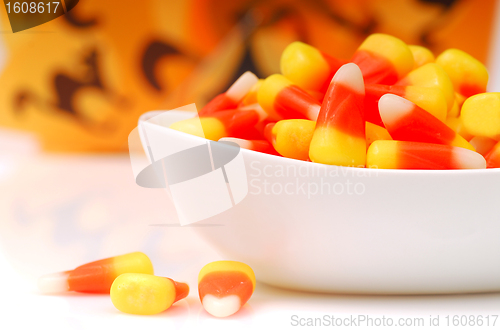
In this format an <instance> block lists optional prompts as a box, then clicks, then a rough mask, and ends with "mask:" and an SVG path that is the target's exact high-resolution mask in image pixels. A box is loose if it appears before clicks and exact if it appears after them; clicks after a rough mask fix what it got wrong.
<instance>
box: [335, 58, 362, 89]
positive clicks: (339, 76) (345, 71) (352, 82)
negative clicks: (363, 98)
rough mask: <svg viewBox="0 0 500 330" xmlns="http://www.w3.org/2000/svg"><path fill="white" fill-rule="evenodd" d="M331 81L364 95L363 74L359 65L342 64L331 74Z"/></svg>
mask: <svg viewBox="0 0 500 330" xmlns="http://www.w3.org/2000/svg"><path fill="white" fill-rule="evenodd" d="M331 83H337V84H341V85H344V86H345V87H348V88H349V89H351V90H353V91H354V92H356V93H358V94H361V95H365V82H364V80H363V74H362V73H361V70H360V69H359V66H357V65H356V64H354V63H347V64H344V65H342V66H341V67H340V69H338V70H337V73H335V75H334V76H333V78H332V82H331Z"/></svg>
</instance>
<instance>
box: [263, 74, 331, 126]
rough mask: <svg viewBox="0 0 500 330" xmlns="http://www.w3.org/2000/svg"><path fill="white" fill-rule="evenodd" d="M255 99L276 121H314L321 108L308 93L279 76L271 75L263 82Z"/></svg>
mask: <svg viewBox="0 0 500 330" xmlns="http://www.w3.org/2000/svg"><path fill="white" fill-rule="evenodd" d="M257 99H258V101H259V104H260V105H261V106H262V108H263V109H264V110H265V111H266V112H267V113H268V114H269V117H270V118H271V119H277V120H279V119H296V118H299V119H302V118H303V119H305V118H307V119H310V120H316V119H317V117H318V113H319V109H320V107H321V104H320V103H319V102H318V101H317V100H316V99H315V98H314V97H312V96H311V95H310V94H309V93H307V92H306V91H304V90H303V89H301V88H300V87H298V86H296V85H294V84H293V83H292V82H291V81H290V80H288V79H287V78H285V77H284V76H282V75H279V74H273V75H271V76H269V77H268V78H267V79H266V80H264V82H263V83H262V86H261V87H260V88H259V91H258V93H257Z"/></svg>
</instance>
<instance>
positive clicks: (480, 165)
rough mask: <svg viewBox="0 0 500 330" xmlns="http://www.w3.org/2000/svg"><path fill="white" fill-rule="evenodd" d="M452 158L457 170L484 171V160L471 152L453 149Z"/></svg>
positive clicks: (457, 148)
mask: <svg viewBox="0 0 500 330" xmlns="http://www.w3.org/2000/svg"><path fill="white" fill-rule="evenodd" d="M453 158H454V160H455V162H456V163H457V164H458V166H459V168H463V169H485V168H486V159H484V157H483V156H482V155H481V154H479V153H477V152H475V151H472V150H469V149H465V148H460V147H455V148H454V151H453Z"/></svg>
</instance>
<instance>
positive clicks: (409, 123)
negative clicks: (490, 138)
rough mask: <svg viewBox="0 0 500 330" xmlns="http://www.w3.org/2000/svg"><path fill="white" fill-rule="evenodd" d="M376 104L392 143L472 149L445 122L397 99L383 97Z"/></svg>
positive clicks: (409, 103)
mask: <svg viewBox="0 0 500 330" xmlns="http://www.w3.org/2000/svg"><path fill="white" fill-rule="evenodd" d="M378 104H379V109H380V117H381V118H382V121H383V122H384V125H385V127H386V128H387V131H388V132H389V134H390V135H391V137H392V138H393V139H394V140H400V141H414V142H426V143H437V144H447V145H452V146H456V147H462V148H467V149H470V150H474V147H472V146H471V145H470V143H469V142H467V140H465V139H464V138H463V137H461V136H460V135H459V134H457V133H456V132H454V131H453V130H452V129H451V128H449V127H448V126H446V124H445V123H443V122H441V121H440V120H438V119H437V118H436V117H434V116H433V115H431V114H429V113H428V112H427V111H425V110H422V109H421V108H419V107H418V106H416V105H415V104H414V103H412V102H410V101H408V100H406V99H404V98H402V97H400V96H397V95H393V94H386V95H384V96H382V97H381V98H380V101H379V103H378Z"/></svg>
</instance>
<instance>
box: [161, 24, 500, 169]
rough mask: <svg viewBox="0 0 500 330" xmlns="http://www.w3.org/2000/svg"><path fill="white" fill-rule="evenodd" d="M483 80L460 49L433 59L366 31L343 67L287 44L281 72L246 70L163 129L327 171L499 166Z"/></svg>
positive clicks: (499, 134) (480, 69) (497, 117)
mask: <svg viewBox="0 0 500 330" xmlns="http://www.w3.org/2000/svg"><path fill="white" fill-rule="evenodd" d="M487 83H488V71H487V69H486V68H485V66H484V65H483V64H482V63H481V62H479V61H478V60H476V59H475V58H473V57H472V56H470V55H469V54H467V53H465V52H463V51H461V50H458V49H448V50H446V51H444V52H443V53H441V54H440V55H439V56H437V57H436V58H435V57H434V54H432V52H431V51H429V50H428V49H426V48H424V47H421V46H409V45H406V44H405V43H404V42H403V41H401V40H399V39H398V38H395V37H393V36H390V35H385V34H373V35H371V36H369V37H368V38H367V39H366V40H365V41H364V42H363V43H362V44H361V45H360V46H359V48H358V49H357V50H356V52H355V53H354V54H353V56H352V57H351V59H350V60H349V61H343V60H339V59H336V58H334V57H332V56H330V55H328V54H326V53H324V52H322V51H320V50H318V49H316V48H314V47H312V46H310V45H307V44H304V43H302V42H293V43H291V44H290V45H289V46H288V47H287V48H286V49H285V50H284V51H283V54H282V57H281V74H274V75H271V76H269V77H267V78H266V79H258V78H257V77H256V76H255V75H254V74H253V73H251V72H246V73H245V74H243V75H242V76H241V77H240V78H239V79H238V80H237V81H236V82H235V83H234V84H233V85H232V86H231V87H230V88H229V89H228V90H227V91H226V92H225V93H222V94H219V95H217V96H216V97H215V98H214V99H213V100H211V101H210V102H209V103H208V104H207V105H205V106H204V107H203V108H202V109H201V110H200V111H199V113H198V117H197V118H191V119H187V120H184V121H180V122H176V123H174V124H172V125H171V126H170V128H172V129H175V130H177V131H181V132H184V133H188V134H193V135H197V136H200V137H205V138H207V139H209V140H214V141H221V142H222V141H229V142H233V143H236V144H238V145H239V146H240V147H241V148H245V149H250V150H254V151H258V152H263V153H268V154H273V155H279V156H283V157H288V158H293V159H299V160H303V161H311V162H315V163H322V164H329V165H338V166H353V167H367V168H379V169H484V168H498V167H500V142H499V141H500V93H487V92H486V85H487ZM200 124H201V125H200Z"/></svg>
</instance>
